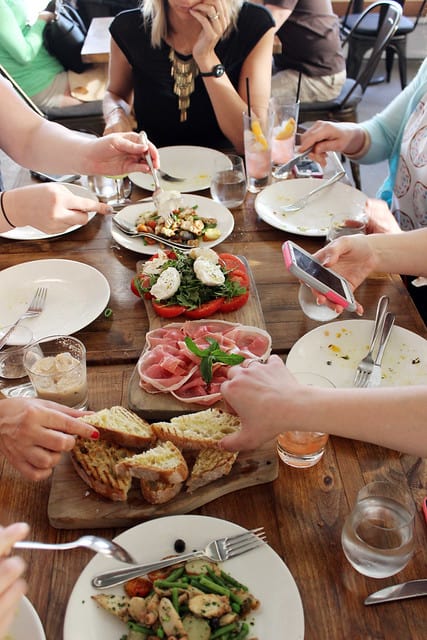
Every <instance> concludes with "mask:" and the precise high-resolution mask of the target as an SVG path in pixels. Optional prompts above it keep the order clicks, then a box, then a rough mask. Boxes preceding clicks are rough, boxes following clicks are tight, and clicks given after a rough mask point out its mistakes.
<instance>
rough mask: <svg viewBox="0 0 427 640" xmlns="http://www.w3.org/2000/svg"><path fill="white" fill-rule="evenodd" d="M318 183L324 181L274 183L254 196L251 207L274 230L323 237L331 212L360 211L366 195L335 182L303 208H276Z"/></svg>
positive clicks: (294, 199) (309, 180) (307, 179)
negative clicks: (282, 210) (253, 205)
mask: <svg viewBox="0 0 427 640" xmlns="http://www.w3.org/2000/svg"><path fill="white" fill-rule="evenodd" d="M322 182H326V180H324V179H320V178H300V179H299V180H298V179H295V180H283V181H281V182H275V183H274V184H271V185H270V186H269V187H266V188H265V189H263V191H261V193H259V194H258V195H257V197H256V199H255V210H256V212H257V214H258V215H259V217H260V218H261V220H264V222H266V223H267V224H269V225H271V226H272V227H275V228H276V229H281V230H282V231H287V232H288V233H295V234H296V235H299V236H326V233H327V231H328V227H329V223H330V220H331V218H332V216H333V215H335V214H336V213H341V212H344V211H346V212H347V213H351V212H353V211H354V212H357V211H360V209H361V208H362V207H363V206H364V205H365V202H366V198H367V196H365V194H364V193H362V192H361V191H358V190H357V189H355V188H354V187H352V186H350V185H348V184H344V183H343V182H336V183H335V184H333V185H331V186H330V187H328V188H327V189H325V190H324V191H321V192H320V193H319V194H318V195H314V196H313V197H312V198H310V200H309V201H308V203H307V205H306V206H305V207H304V208H303V209H300V210H299V211H294V212H293V213H283V212H281V211H280V207H283V206H286V205H288V204H292V203H293V202H295V201H296V200H299V198H302V197H303V196H305V195H306V194H307V193H308V192H309V191H311V190H312V189H314V188H315V187H319V186H320V185H321V184H322Z"/></svg>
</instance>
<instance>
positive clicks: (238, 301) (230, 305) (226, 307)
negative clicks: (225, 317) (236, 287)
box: [220, 291, 249, 313]
mask: <svg viewBox="0 0 427 640" xmlns="http://www.w3.org/2000/svg"><path fill="white" fill-rule="evenodd" d="M248 298H249V291H246V293H242V294H241V295H240V296H234V298H230V299H229V300H224V302H223V303H222V305H221V308H220V311H221V312H222V313H229V312H230V311H237V309H240V308H241V307H243V305H245V304H246V303H247V301H248Z"/></svg>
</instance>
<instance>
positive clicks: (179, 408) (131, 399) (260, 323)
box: [128, 256, 265, 422]
mask: <svg viewBox="0 0 427 640" xmlns="http://www.w3.org/2000/svg"><path fill="white" fill-rule="evenodd" d="M239 258H240V259H241V260H242V261H243V262H244V263H245V266H246V269H247V272H248V275H249V280H250V285H249V287H250V296H249V299H248V301H247V303H246V304H245V305H244V306H243V307H242V308H241V309H238V310H237V311H232V312H231V313H216V314H215V315H213V316H211V319H215V320H226V321H227V322H239V323H240V324H243V325H248V326H251V327H259V328H260V329H264V330H265V321H264V316H263V313H262V309H261V303H260V300H259V296H258V292H257V288H256V284H255V279H254V277H253V273H252V271H251V268H250V267H249V264H248V262H247V260H246V259H245V258H244V257H242V256H239ZM144 304H145V308H146V311H147V316H148V322H149V328H150V330H152V329H157V328H159V327H162V326H164V325H167V324H171V323H172V322H184V321H185V318H184V319H181V317H180V316H178V317H177V318H172V319H165V318H161V317H160V316H158V315H156V313H155V312H154V310H153V306H152V304H151V301H150V300H145V299H144ZM214 406H215V407H218V408H224V406H223V403H221V402H217V403H216V404H215V405H214ZM128 407H129V409H131V410H132V411H134V412H135V413H137V414H138V415H140V416H141V417H143V418H145V420H148V421H149V422H154V421H157V420H170V419H171V418H173V417H174V416H177V415H181V414H184V413H192V412H194V411H200V410H201V409H203V408H204V407H201V406H200V405H198V404H192V403H188V402H181V401H179V400H178V399H176V398H175V397H174V396H172V395H171V394H170V393H147V392H146V391H144V389H141V387H140V386H139V374H138V371H137V369H136V368H135V370H134V372H133V374H132V377H131V380H130V383H129V389H128Z"/></svg>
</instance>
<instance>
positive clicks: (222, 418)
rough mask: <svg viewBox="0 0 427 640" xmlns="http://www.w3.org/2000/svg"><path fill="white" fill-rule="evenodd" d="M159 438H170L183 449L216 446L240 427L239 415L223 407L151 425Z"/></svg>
mask: <svg viewBox="0 0 427 640" xmlns="http://www.w3.org/2000/svg"><path fill="white" fill-rule="evenodd" d="M151 427H152V429H153V431H154V433H155V434H156V436H157V438H158V439H159V440H169V441H170V442H173V443H174V444H175V445H176V446H177V447H179V448H180V449H182V450H185V449H206V448H209V447H216V446H217V445H218V442H219V441H220V440H221V439H222V438H223V437H224V436H226V435H229V434H230V433H234V432H235V431H237V430H238V429H239V428H240V420H239V418H238V417H237V416H233V415H232V414H230V413H226V412H225V411H222V410H221V409H206V410H205V411H198V412H197V413H191V414H187V415H183V416H177V417H176V418H172V420H171V421H170V422H154V423H153V424H152V425H151Z"/></svg>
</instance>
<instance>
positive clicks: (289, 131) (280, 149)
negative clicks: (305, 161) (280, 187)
mask: <svg viewBox="0 0 427 640" xmlns="http://www.w3.org/2000/svg"><path fill="white" fill-rule="evenodd" d="M270 111H271V114H272V118H273V132H272V140H271V159H272V163H273V166H272V173H273V177H274V178H281V179H282V178H287V177H288V173H286V172H284V173H282V174H280V175H276V170H277V169H278V168H279V167H280V166H281V165H282V164H285V163H286V162H289V160H291V159H292V158H293V157H294V155H295V137H296V132H297V123H298V113H299V102H290V101H289V98H287V99H286V98H285V97H281V96H275V97H273V98H271V100H270Z"/></svg>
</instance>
